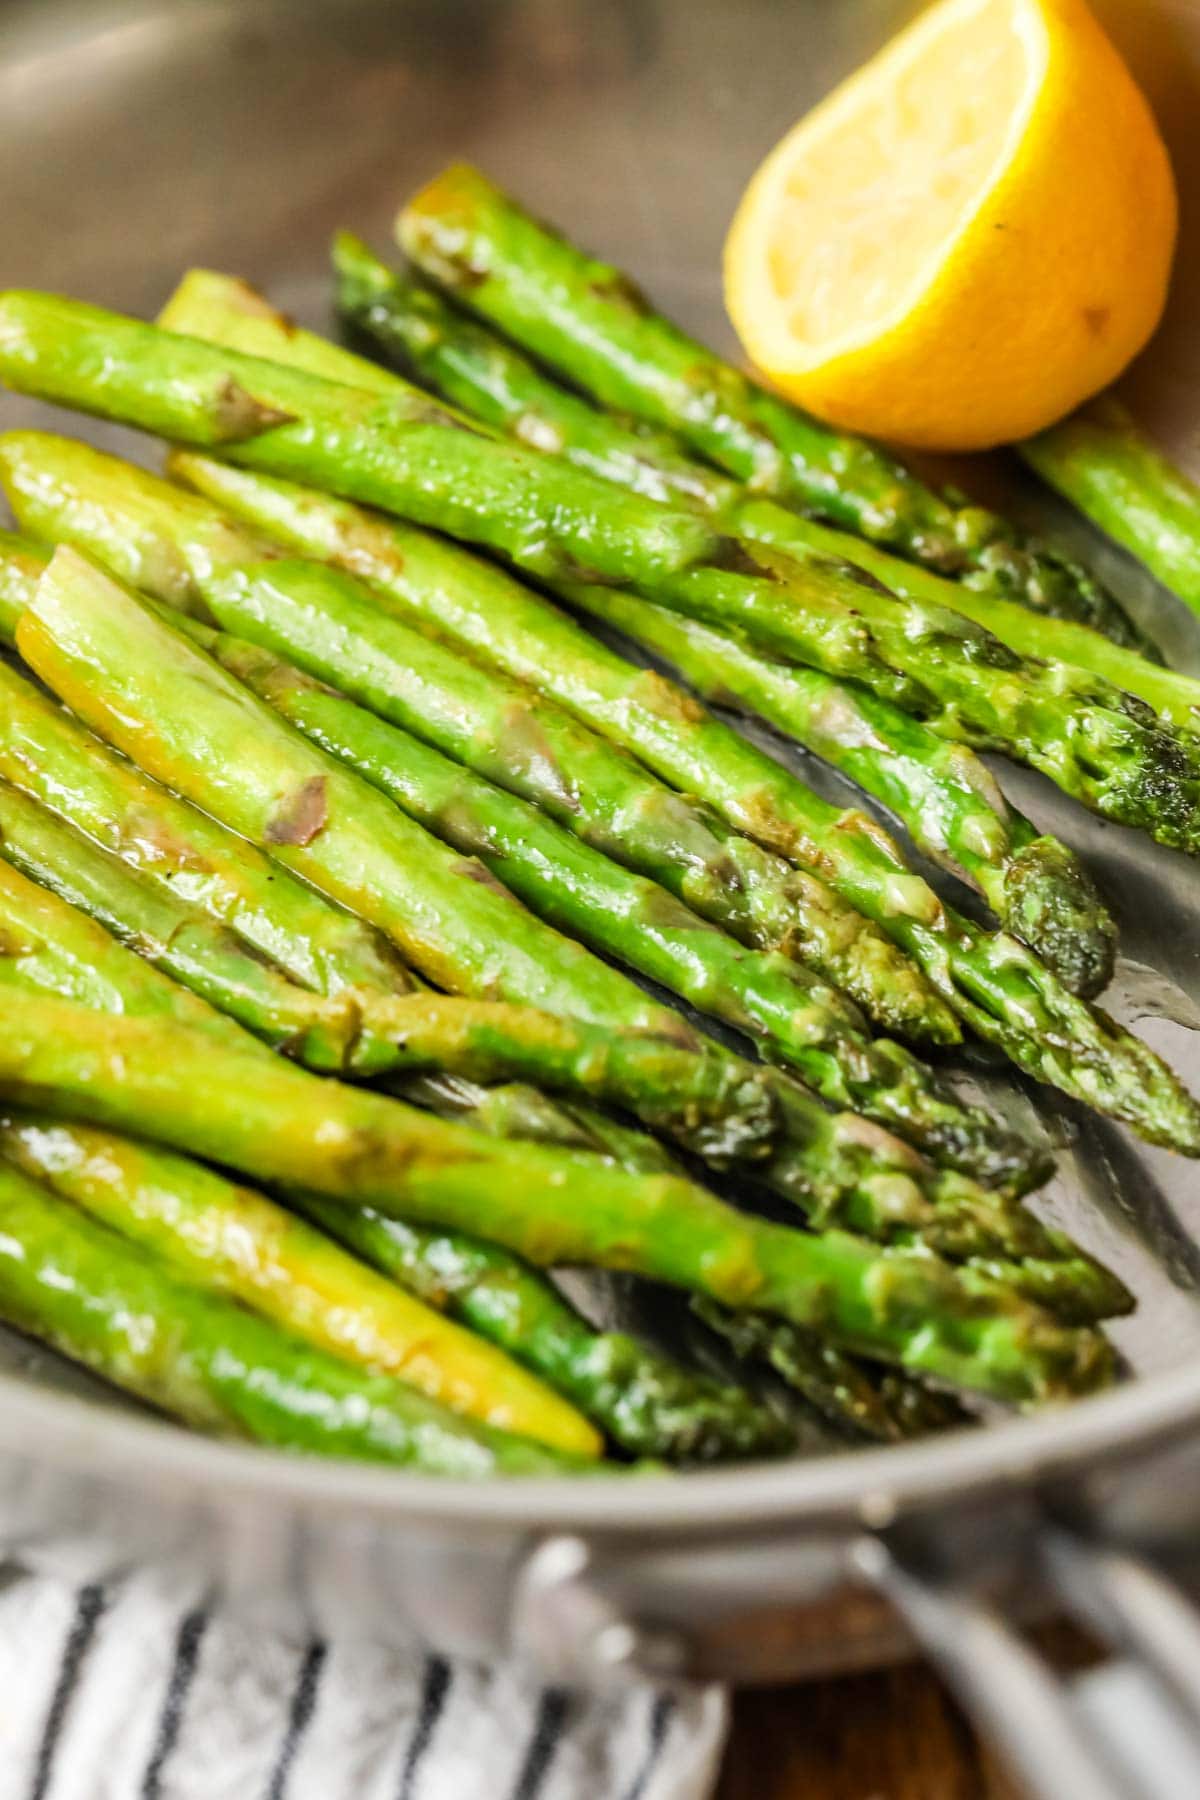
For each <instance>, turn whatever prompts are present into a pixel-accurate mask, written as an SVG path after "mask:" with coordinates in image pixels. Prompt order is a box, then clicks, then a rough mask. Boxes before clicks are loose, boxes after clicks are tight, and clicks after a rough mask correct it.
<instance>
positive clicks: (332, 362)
mask: <svg viewBox="0 0 1200 1800" xmlns="http://www.w3.org/2000/svg"><path fill="white" fill-rule="evenodd" d="M352 241H353V240H352ZM345 243H346V239H345V236H344V234H343V237H342V238H340V239H339V247H340V246H344V245H345ZM356 247H357V246H356ZM362 254H363V252H362V251H361V248H358V261H357V262H356V264H355V266H356V267H361V256H362ZM371 267H372V269H373V270H375V271H378V270H380V269H382V268H383V265H382V264H379V263H378V262H376V261H374V259H372V263H371ZM384 273H385V274H386V275H387V276H388V277H389V279H390V280H399V279H401V278H397V277H394V276H392V275H391V272H390V271H386V270H385V271H384ZM375 279H376V280H378V277H376V278H375ZM415 291H416V295H417V298H418V300H419V301H420V303H421V307H422V309H423V310H422V311H418V313H417V314H416V320H415V324H416V327H417V330H416V332H415V334H414V333H412V332H409V333H406V334H405V341H406V343H407V344H409V345H410V346H412V347H411V349H410V355H411V356H412V357H414V358H415V356H416V352H417V347H419V348H420V352H421V363H420V367H421V372H422V375H423V376H424V377H425V378H427V379H429V380H431V381H432V380H434V379H436V380H437V381H438V382H441V381H445V382H447V383H448V384H453V385H447V387H446V388H445V390H444V391H445V392H446V393H447V394H450V395H452V397H453V398H454V399H455V400H456V402H457V403H458V404H459V405H461V406H463V407H465V409H466V411H467V412H471V413H473V414H474V415H475V417H476V419H477V420H478V419H480V418H481V417H482V418H483V419H484V420H485V421H486V423H487V424H488V425H489V426H494V427H495V428H496V429H501V428H504V427H505V420H507V421H508V423H507V429H508V431H509V434H510V435H511V436H514V437H516V438H517V440H518V441H519V442H524V443H525V444H526V445H527V446H528V447H530V448H533V449H539V450H543V451H546V450H549V451H552V452H553V453H555V454H562V455H565V456H568V457H571V456H573V457H574V458H575V460H577V461H578V463H579V466H580V467H581V468H584V469H586V470H588V471H589V472H590V473H593V474H596V475H602V476H603V477H604V478H605V479H606V480H609V481H616V482H618V484H619V485H623V486H630V487H633V488H634V489H635V490H636V491H638V492H640V493H643V494H645V495H646V496H647V497H648V498H650V499H657V500H662V501H664V502H665V501H673V502H674V503H675V504H677V505H686V506H688V507H692V508H695V509H698V510H702V511H704V512H706V513H708V514H709V515H710V516H711V517H712V518H713V520H714V522H716V523H718V524H720V525H721V527H722V529H723V530H725V531H726V532H727V533H729V534H731V535H733V536H738V537H746V538H750V539H753V540H754V541H756V542H759V543H764V544H769V545H773V546H774V547H775V548H776V549H779V550H786V551H790V552H791V553H792V554H794V555H802V556H804V555H812V556H816V557H818V558H824V559H825V560H827V561H829V562H831V563H851V564H856V565H857V566H858V567H859V568H861V569H865V570H866V571H867V573H868V574H870V575H873V576H874V577H875V579H876V580H877V581H879V582H881V583H882V584H883V586H884V587H886V588H888V589H890V590H891V592H893V593H895V594H898V595H899V596H900V597H901V598H902V599H906V600H913V601H916V602H918V603H919V604H921V605H924V606H929V607H934V608H939V609H943V610H945V609H948V610H950V611H952V612H959V613H962V614H963V615H964V616H965V617H967V618H969V619H972V620H973V621H974V622H975V623H976V624H977V625H981V626H983V627H984V628H985V630H987V631H990V632H991V633H992V634H993V635H994V636H995V637H998V638H999V639H1000V641H1001V642H1002V643H1003V644H1006V645H1007V646H1008V648H1009V649H1010V650H1014V651H1016V652H1017V653H1018V654H1019V655H1021V656H1023V657H1026V658H1032V659H1033V660H1035V661H1040V662H1061V663H1068V664H1073V665H1075V666H1076V667H1078V668H1080V669H1084V670H1086V671H1087V672H1088V673H1089V674H1091V675H1094V676H1097V677H1099V678H1101V679H1103V680H1104V681H1106V682H1108V683H1109V684H1111V685H1112V686H1113V687H1116V688H1120V689H1122V690H1123V691H1125V692H1126V693H1130V694H1133V695H1136V696H1137V698H1139V699H1141V700H1144V701H1145V702H1146V703H1147V705H1149V706H1151V707H1153V708H1154V710H1155V711H1156V712H1158V713H1161V714H1162V715H1163V717H1164V719H1166V720H1168V721H1170V722H1171V723H1172V724H1174V725H1176V726H1178V727H1180V728H1181V729H1183V730H1189V731H1193V732H1194V731H1197V730H1200V682H1197V681H1196V680H1194V679H1193V678H1192V677H1190V676H1187V675H1181V674H1179V673H1178V672H1177V671H1176V670H1173V669H1165V668H1163V667H1161V665H1160V664H1158V663H1156V662H1152V661H1150V660H1148V659H1147V657H1146V656H1139V655H1138V654H1137V653H1136V651H1134V650H1132V649H1125V648H1122V647H1121V646H1120V645H1118V644H1115V643H1114V642H1113V641H1112V640H1111V638H1108V637H1105V636H1102V635H1101V633H1100V632H1099V631H1094V630H1092V629H1090V628H1089V627H1088V626H1087V625H1083V624H1078V623H1075V622H1074V621H1072V620H1070V619H1060V618H1054V617H1051V616H1050V615H1049V614H1047V613H1042V612H1034V611H1031V610H1030V609H1029V608H1028V607H1026V606H1022V605H1020V604H1018V603H1017V602H1015V601H1012V600H1005V599H1004V598H1003V597H1002V596H1001V595H999V594H998V593H996V592H995V591H994V590H991V589H989V590H987V591H986V592H976V591H975V590H974V589H973V588H972V587H970V586H969V585H967V584H966V583H964V582H961V581H959V582H955V581H950V580H947V579H946V577H945V576H942V575H938V574H937V573H936V572H934V571H933V570H932V569H929V568H927V567H926V566H925V565H923V564H920V563H914V562H908V561H905V560H904V559H903V558H902V557H899V556H893V555H892V554H891V553H890V552H889V551H887V550H886V549H883V548H882V547H881V546H880V545H878V544H875V543H872V542H870V541H869V540H868V539H866V538H862V537H852V536H850V535H849V534H848V533H846V532H842V531H836V530H832V529H831V528H830V527H829V526H827V525H821V524H818V523H817V522H816V521H815V520H813V519H809V518H806V517H802V516H801V515H800V514H799V513H796V512H793V511H791V510H790V509H788V508H787V507H784V506H781V505H780V504H779V503H778V502H776V501H773V500H771V499H769V498H765V497H763V496H762V495H761V494H758V493H756V492H754V491H753V490H751V489H749V488H746V487H744V486H743V485H742V484H741V483H738V482H734V481H732V480H731V479H730V478H729V477H727V476H724V475H721V474H720V473H719V472H718V471H717V470H715V469H711V468H708V467H706V466H705V464H704V463H702V462H700V461H698V460H697V459H696V458H695V457H691V456H688V455H686V454H685V453H684V451H683V449H682V446H681V445H680V444H679V442H678V440H677V439H674V438H671V437H669V436H667V435H666V434H664V433H662V432H656V431H654V430H653V429H652V428H649V427H647V426H645V425H641V426H635V427H632V428H631V427H629V426H627V425H625V424H624V423H622V422H621V421H620V420H618V419H616V418H614V417H613V416H612V415H608V414H604V413H601V412H598V411H596V409H595V408H594V407H593V406H591V405H589V404H588V403H587V402H586V401H584V400H583V399H581V398H580V397H578V396H577V395H574V394H571V393H568V392H567V391H566V390H565V389H563V388H560V387H558V386H557V384H556V383H554V382H553V381H550V380H549V379H548V378H547V377H546V376H545V375H544V374H543V373H542V371H541V370H539V369H537V368H536V367H535V366H534V365H533V364H532V363H531V362H529V361H528V360H527V359H525V358H523V357H521V356H520V353H519V352H517V351H515V350H514V349H513V348H512V346H511V345H508V344H506V343H505V342H504V340H503V339H501V338H499V337H497V336H496V335H495V333H493V332H487V333H484V332H483V331H482V328H481V327H479V326H477V325H473V324H472V323H471V322H470V321H469V320H466V319H465V318H464V317H463V315H461V314H460V313H458V312H457V311H455V310H454V309H452V308H448V307H446V306H445V305H444V303H442V302H440V301H439V299H438V297H437V296H436V294H434V293H433V292H432V291H431V290H430V289H428V288H421V289H419V290H415ZM368 293H369V300H370V303H371V304H372V305H374V304H377V303H378V299H379V295H378V291H377V289H375V290H370V289H369V290H368ZM431 309H436V313H434V312H433V311H431ZM435 318H436V320H437V321H438V323H439V326H440V327H441V328H442V329H443V330H444V329H445V327H446V322H447V321H452V322H453V325H454V335H453V343H452V344H445V340H444V338H439V339H436V340H435V339H434V338H433V337H432V336H431V334H430V333H429V332H428V331H421V330H419V327H420V326H421V325H422V324H425V325H430V324H432V323H433V322H434V319H435ZM160 323H162V324H163V325H167V326H169V327H170V329H172V330H174V331H179V332H184V333H190V334H192V335H194V336H196V337H201V338H206V339H208V340H209V341H210V342H214V343H224V344H226V345H228V346H229V347H230V348H233V349H240V350H245V351H247V352H248V353H249V354H251V355H255V356H263V357H267V358H269V359H272V360H274V361H276V362H287V363H290V364H291V365H292V366H293V367H297V368H305V369H308V370H309V372H310V373H312V374H316V375H324V376H326V377H327V378H328V379H329V380H331V381H341V382H343V383H345V384H347V385H350V386H357V387H369V388H370V389H371V390H372V391H373V392H377V393H380V394H388V393H392V394H394V393H395V392H396V391H397V389H396V378H395V377H394V376H392V375H391V374H390V372H389V371H385V370H383V369H380V368H379V367H378V365H376V364H372V363H368V362H366V361H365V360H364V359H363V358H362V357H361V356H356V355H354V354H353V353H351V352H349V351H346V350H343V349H341V348H339V346H337V345H336V344H331V343H330V342H329V341H328V340H327V339H325V338H321V337H318V336H316V335H315V334H313V333H312V332H307V331H302V330H300V329H299V328H298V327H296V326H294V325H292V324H291V322H290V321H289V320H287V319H286V318H285V317H284V315H282V314H280V313H278V312H277V311H276V310H275V309H274V308H273V307H271V306H270V305H269V303H268V302H267V301H265V300H264V299H263V298H262V296H261V295H259V294H257V293H256V292H255V290H254V289H253V288H250V287H248V286H247V284H246V283H245V282H243V281H238V280H236V279H235V278H233V277H231V276H227V275H217V274H214V273H212V272H211V271H208V270H192V271H191V272H190V273H189V274H188V275H186V276H185V277H184V278H183V280H182V282H181V283H180V285H179V287H178V288H177V289H176V291H175V293H174V294H173V295H172V297H171V299H170V300H169V301H168V303H167V305H166V307H165V308H164V309H163V312H162V314H161V317H160ZM472 332H475V333H478V334H479V337H480V339H482V342H483V343H486V344H487V346H488V349H489V351H490V355H487V356H485V355H484V354H483V353H482V344H481V345H480V350H479V353H478V354H475V353H472V352H471V342H470V339H469V337H464V334H470V333H472ZM389 341H390V343H391V345H392V347H393V348H398V343H397V340H396V338H395V335H394V334H391V335H390V337H389ZM443 344H445V353H444V354H443ZM514 362H515V365H516V375H515V376H514V373H513V365H514ZM514 380H515V381H516V386H515V387H514V385H513V383H514ZM518 409H519V410H518ZM635 444H636V447H635ZM951 724H952V721H947V722H946V725H947V729H949V728H950V726H951Z"/></svg>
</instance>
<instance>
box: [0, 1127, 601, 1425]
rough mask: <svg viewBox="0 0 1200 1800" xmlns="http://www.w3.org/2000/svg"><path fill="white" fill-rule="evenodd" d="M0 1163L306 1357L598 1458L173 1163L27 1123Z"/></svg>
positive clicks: (315, 1255) (458, 1342) (385, 1295)
mask: <svg viewBox="0 0 1200 1800" xmlns="http://www.w3.org/2000/svg"><path fill="white" fill-rule="evenodd" d="M0 1158H2V1159H3V1162H4V1163H5V1164H12V1165H15V1166H16V1167H17V1168H19V1169H21V1170H23V1171H24V1173H25V1174H26V1175H28V1176H29V1177H30V1178H31V1179H33V1180H36V1181H39V1182H41V1183H43V1184H44V1185H45V1186H46V1187H48V1188H50V1189H51V1190H52V1191H53V1192H54V1193H57V1194H60V1195H61V1196H62V1197H63V1199H65V1200H68V1201H70V1202H71V1203H72V1204H73V1205H75V1206H78V1207H79V1208H80V1209H81V1210H82V1211H83V1212H86V1213H88V1214H90V1215H91V1217H92V1218H94V1219H96V1220H97V1221H98V1222H99V1223H100V1224H102V1225H107V1226H108V1227H109V1228H110V1229H111V1230H112V1231H113V1232H115V1233H116V1234H117V1235H118V1236H119V1237H121V1238H123V1239H126V1240H129V1241H131V1242H133V1243H136V1244H138V1245H140V1247H141V1248H142V1249H143V1250H145V1252H146V1253H147V1255H148V1256H150V1257H151V1258H153V1259H154V1260H155V1261H156V1262H162V1263H163V1264H165V1265H166V1266H167V1267H168V1268H169V1269H170V1270H171V1271H172V1272H173V1273H174V1274H175V1275H176V1276H178V1278H179V1279H180V1280H181V1281H186V1282H188V1283H189V1284H190V1285H191V1286H193V1287H196V1288H199V1289H201V1290H204V1291H206V1292H210V1293H215V1294H222V1295H224V1296H225V1297H226V1298H228V1299H230V1300H236V1301H240V1302H241V1303H242V1304H243V1305H244V1306H246V1307H248V1308H249V1309H250V1311H252V1312H255V1313H258V1314H260V1315H261V1316H262V1317H264V1318H267V1319H270V1320H272V1321H273V1322H274V1323H275V1324H276V1325H278V1326H280V1327H281V1328H282V1329H283V1330H285V1331H287V1332H288V1333H289V1335H291V1336H293V1337H295V1338H298V1339H301V1340H303V1341H304V1342H305V1343H306V1344H309V1345H312V1346H313V1347H314V1348H316V1349H317V1350H319V1351H322V1352H326V1353H328V1354H329V1355H331V1356H335V1357H337V1358H339V1359H340V1360H341V1361H343V1362H347V1363H351V1364H357V1365H358V1366H359V1367H360V1368H364V1369H369V1370H373V1371H375V1372H377V1373H379V1374H384V1375H391V1376H393V1377H394V1378H395V1379H396V1380H397V1381H400V1382H403V1383H404V1384H405V1385H406V1386H408V1387H414V1388H416V1389H418V1390H419V1391H420V1392H421V1393H423V1394H426V1395H428V1396H429V1398H430V1399H433V1400H436V1401H438V1402H440V1403H441V1404H442V1405H443V1406H447V1407H449V1408H450V1410H451V1411H452V1412H456V1413H463V1414H465V1415H467V1416H468V1417H470V1418H475V1419H479V1420H481V1421H482V1422H483V1423H484V1424H487V1425H492V1426H494V1427H496V1428H497V1429H498V1430H502V1431H512V1432H516V1433H517V1434H518V1435H520V1436H523V1437H528V1438H532V1439H535V1440H536V1441H537V1442H539V1443H543V1444H546V1445H548V1446H549V1447H550V1448H552V1449H556V1450H562V1451H565V1452H567V1453H568V1454H570V1455H572V1456H580V1457H595V1456H598V1455H600V1453H601V1450H602V1444H601V1441H600V1438H599V1436H598V1434H597V1433H596V1431H595V1430H594V1429H593V1428H592V1427H591V1426H590V1425H589V1424H588V1423H587V1421H586V1419H584V1418H583V1416H582V1415H581V1414H580V1413H578V1412H576V1410H575V1408H574V1407H572V1406H569V1405H567V1404H566V1402H565V1401H564V1400H562V1399H560V1398H559V1396H558V1395H557V1394H555V1393H553V1392H551V1390H550V1389H549V1388H548V1387H546V1386H544V1385H543V1383H542V1382H540V1381H537V1380H535V1379H534V1378H533V1377H532V1376H530V1375H529V1374H528V1373H527V1372H526V1371H525V1370H524V1369H522V1368H519V1367H518V1366H517V1364H516V1363H515V1362H512V1361H510V1359H509V1358H508V1357H507V1356H506V1355H504V1354H502V1353H501V1352H500V1351H499V1350H497V1349H496V1348H495V1346H494V1345H492V1344H490V1343H486V1342H484V1341H483V1340H482V1339H480V1338H477V1337H475V1336H474V1335H473V1334H472V1333H471V1332H470V1331H467V1330H464V1329H463V1327H462V1326H461V1325H458V1324H456V1323H454V1322H453V1321H452V1320H449V1319H446V1318H444V1317H443V1316H442V1315H441V1313H440V1312H438V1311H437V1310H435V1309H434V1308H432V1307H429V1306H426V1305H424V1304H423V1303H422V1302H421V1301H420V1300H418V1299H414V1298H413V1296H412V1295H411V1294H408V1293H406V1292H405V1291H404V1290H403V1289H402V1288H399V1287H397V1286H396V1285H395V1284H394V1283H392V1282H389V1281H384V1280H382V1279H381V1278H380V1277H379V1276H378V1275H377V1274H376V1273H375V1272H374V1271H373V1270H371V1269H367V1268H364V1267H363V1265H362V1264H361V1263H359V1262H357V1261H356V1260H355V1258H354V1257H352V1256H349V1255H347V1254H346V1252H345V1251H344V1250H342V1249H340V1248H339V1247H338V1246H337V1245H336V1244H332V1243H330V1242H329V1240H328V1239H327V1238H326V1237H324V1236H323V1235H322V1234H321V1233H320V1232H319V1231H317V1230H315V1229H314V1228H313V1227H312V1226H311V1225H309V1224H306V1223H305V1222H304V1221H302V1220H300V1219H296V1218H293V1217H292V1215H291V1214H290V1213H288V1212H286V1211H285V1210H284V1209H283V1207H281V1206H278V1205H277V1204H276V1203H275V1202H274V1201H271V1200H268V1199H266V1198H265V1197H264V1196H263V1195H261V1194H258V1193H255V1192H254V1191H253V1189H251V1188H248V1187H243V1186H238V1185H235V1184H234V1183H233V1182H231V1181H228V1180H227V1179H226V1178H225V1177H224V1176H222V1175H218V1174H216V1173H215V1171H213V1170H211V1169H208V1168H205V1167H203V1166H202V1165H200V1164H198V1163H194V1162H191V1161H189V1160H188V1158H186V1157H183V1156H179V1155H178V1154H176V1153H175V1152H173V1151H169V1150H163V1149H160V1148H157V1147H155V1146H153V1145H149V1144H144V1143H139V1142H136V1141H135V1140H134V1139H132V1138H127V1137H121V1136H118V1135H116V1134H114V1133H112V1132H108V1131H98V1130H96V1129H95V1128H94V1127H90V1126H84V1125H72V1124H69V1123H66V1122H62V1121H59V1120H56V1119H53V1118H50V1117H48V1116H44V1115H41V1114H37V1113H20V1112H18V1113H16V1114H15V1115H11V1116H7V1117H4V1118H2V1119H0Z"/></svg>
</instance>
